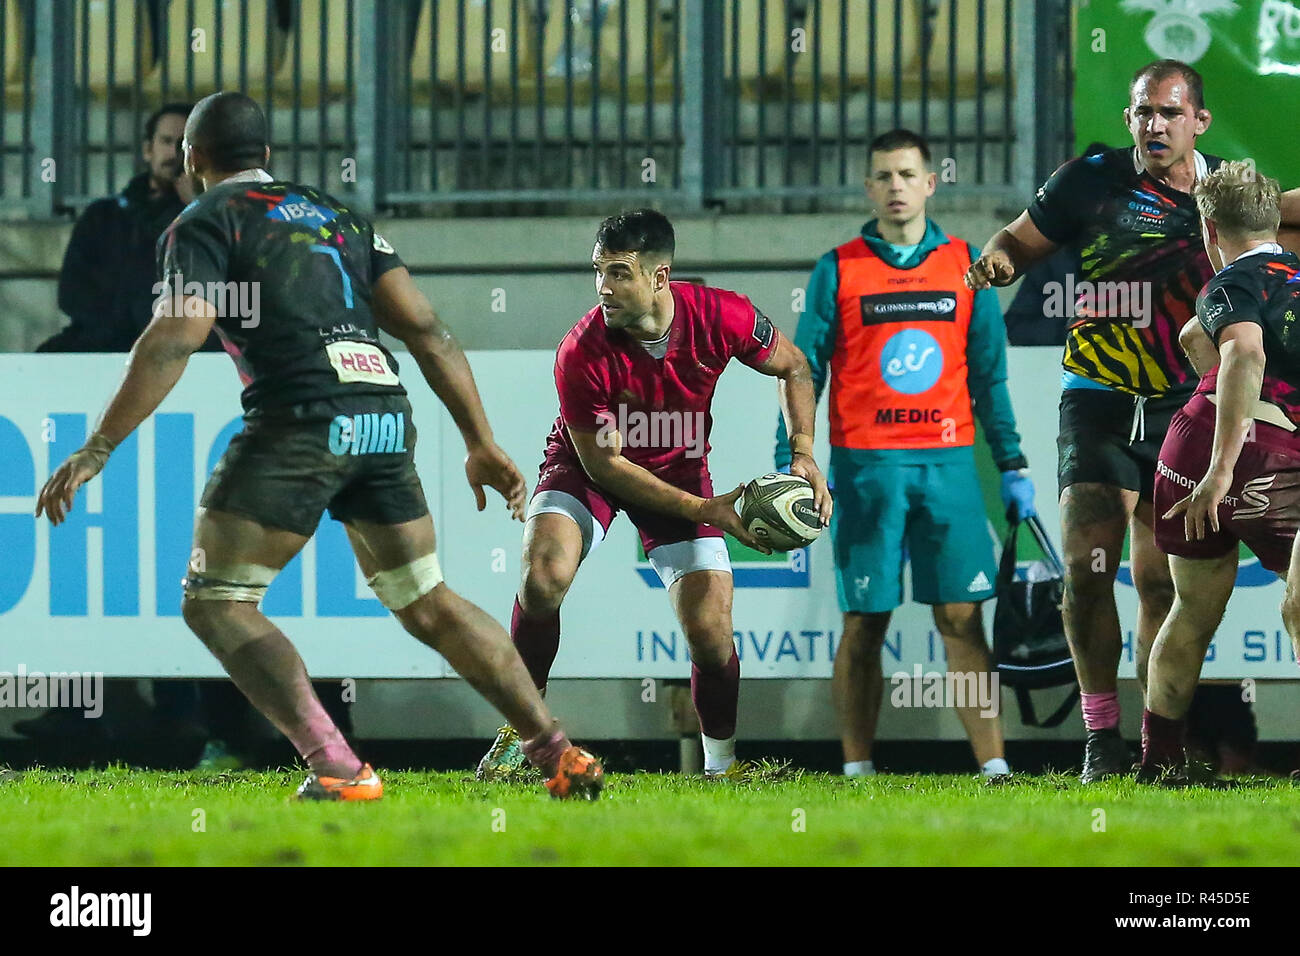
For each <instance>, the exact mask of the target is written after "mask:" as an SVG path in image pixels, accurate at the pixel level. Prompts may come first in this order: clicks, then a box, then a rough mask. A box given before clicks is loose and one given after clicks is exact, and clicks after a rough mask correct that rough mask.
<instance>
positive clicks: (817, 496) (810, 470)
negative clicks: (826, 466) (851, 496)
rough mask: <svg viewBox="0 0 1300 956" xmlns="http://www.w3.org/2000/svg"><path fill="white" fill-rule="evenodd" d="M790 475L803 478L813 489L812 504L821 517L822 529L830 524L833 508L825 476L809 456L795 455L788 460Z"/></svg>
mask: <svg viewBox="0 0 1300 956" xmlns="http://www.w3.org/2000/svg"><path fill="white" fill-rule="evenodd" d="M790 474H792V475H798V476H799V477H800V478H805V479H807V481H808V484H810V485H812V488H813V504H814V505H816V506H817V511H818V513H819V514H821V516H822V527H823V528H825V527H826V526H828V525H829V524H830V523H831V510H832V509H833V508H834V507H835V505H834V503H833V502H832V501H831V492H830V489H829V488H827V487H826V476H825V475H823V474H822V470H821V469H820V468H818V467H817V462H816V461H814V460H813V458H812V456H811V455H795V456H794V457H793V458H791V459H790Z"/></svg>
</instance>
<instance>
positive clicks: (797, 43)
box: [0, 0, 1070, 217]
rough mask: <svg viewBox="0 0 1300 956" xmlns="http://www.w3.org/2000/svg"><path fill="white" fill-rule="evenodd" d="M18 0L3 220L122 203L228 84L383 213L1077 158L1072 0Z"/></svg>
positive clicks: (3, 134)
mask: <svg viewBox="0 0 1300 956" xmlns="http://www.w3.org/2000/svg"><path fill="white" fill-rule="evenodd" d="M2 2H3V9H2V14H0V73H3V75H4V79H5V98H4V103H3V116H2V117H0V212H4V213H7V214H10V215H27V216H32V217H49V216H51V215H54V214H57V213H60V212H63V211H66V210H69V209H77V208H80V207H82V206H84V205H85V204H87V203H88V202H90V201H92V200H93V199H95V198H98V197H100V196H103V195H108V194H111V193H114V192H116V191H118V190H119V189H121V187H122V185H123V182H124V180H125V178H126V177H127V175H129V174H130V172H132V171H133V170H134V169H135V168H136V163H137V160H138V153H139V136H140V129H141V124H142V122H143V119H144V117H146V116H147V115H148V114H149V113H150V112H151V111H152V110H153V109H155V108H156V107H157V106H158V105H160V104H161V103H163V102H168V101H193V100H195V99H197V98H199V97H201V96H203V95H205V94H207V93H209V92H212V91H214V90H217V89H222V88H225V89H232V88H233V89H240V90H243V91H244V92H246V93H248V94H249V95H250V96H252V97H253V98H254V99H256V100H258V102H259V103H261V104H262V106H263V109H264V110H265V111H266V113H267V116H268V119H269V121H270V123H271V129H272V148H273V151H274V153H275V156H276V160H275V168H276V171H277V173H278V174H280V175H282V176H286V177H289V178H292V179H295V180H304V179H306V180H310V181H312V182H315V183H318V184H320V185H322V186H324V187H325V188H327V189H329V190H330V191H332V192H335V193H338V194H341V195H345V196H353V197H355V198H356V201H357V202H358V203H359V205H361V207H362V208H365V209H368V210H374V209H378V208H381V207H383V208H390V209H393V210H395V211H406V212H412V213H424V214H429V213H438V212H442V213H445V214H455V213H465V212H467V211H473V212H475V213H479V214H492V215H495V214H503V213H504V214H513V215H521V214H539V213H551V212H554V211H556V210H557V209H572V208H573V207H574V206H575V204H583V203H586V204H591V203H596V202H599V203H602V204H608V203H609V202H610V201H636V200H638V199H642V198H644V199H648V200H652V201H656V202H659V203H661V204H665V205H668V206H671V207H673V208H676V209H679V210H681V209H685V210H696V211H699V210H703V209H704V208H706V207H709V206H719V205H725V206H727V208H729V209H743V208H750V209H752V208H761V209H767V210H769V211H786V210H790V209H795V208H797V209H799V210H815V209H819V208H838V207H839V206H842V205H843V204H845V203H846V202H850V201H856V199H857V197H858V196H859V194H860V189H861V183H862V179H863V177H864V174H865V155H864V153H865V145H866V144H867V143H868V142H869V141H870V140H871V138H872V137H874V136H875V135H877V134H878V133H880V132H883V131H884V130H885V129H887V128H890V127H893V126H898V125H907V126H911V127H913V128H916V129H918V130H920V131H921V132H922V133H924V134H926V135H928V136H930V137H931V139H932V141H933V142H934V143H935V147H936V153H937V154H938V156H939V158H940V160H941V161H942V164H941V166H940V168H939V169H938V172H939V173H940V175H941V176H942V177H943V180H944V182H945V188H946V189H948V190H950V191H955V192H971V193H981V194H986V195H990V196H994V197H997V196H1004V197H1011V196H1018V197H1024V196H1027V195H1029V194H1030V193H1031V192H1032V189H1033V187H1034V186H1036V185H1037V183H1038V182H1039V181H1041V179H1042V178H1043V177H1044V176H1045V175H1046V174H1047V173H1049V172H1050V171H1051V169H1052V168H1053V166H1054V164H1055V163H1057V162H1059V161H1060V160H1062V159H1064V158H1065V157H1067V156H1068V155H1069V154H1070V143H1069V128H1070V124H1069V122H1068V111H1069V97H1068V95H1066V93H1067V85H1068V78H1069V69H1070V65H1069V62H1068V50H1069V16H1068V10H1067V8H1068V4H1066V3H1065V2H1064V0H1040V2H1037V3H1034V2H1031V0H714V2H705V0H392V2H385V3H366V2H358V0H48V2H36V0H2ZM1044 103H1053V104H1060V106H1059V108H1057V107H1052V108H1047V107H1044V106H1043V105H1042V104H1044ZM1057 114H1060V115H1059V116H1058V115H1057Z"/></svg>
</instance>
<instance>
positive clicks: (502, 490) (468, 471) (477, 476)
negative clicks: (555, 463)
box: [465, 442, 528, 521]
mask: <svg viewBox="0 0 1300 956" xmlns="http://www.w3.org/2000/svg"><path fill="white" fill-rule="evenodd" d="M465 477H466V478H468V479H469V486H470V487H471V488H473V489H474V500H475V502H477V504H478V510H479V511H482V510H483V509H484V508H486V507H487V496H486V495H485V494H484V493H483V486H484V485H487V486H489V487H491V488H495V489H496V490H497V492H498V493H499V494H500V495H501V497H502V498H504V499H505V500H506V507H507V508H509V509H510V516H511V517H512V518H514V519H516V520H518V521H523V520H524V504H525V502H526V500H527V497H528V486H527V485H525V484H524V476H523V475H521V474H520V473H519V469H518V468H516V467H515V463H514V462H513V461H511V460H510V456H509V455H507V454H506V453H505V452H504V451H502V450H501V447H500V446H499V445H497V444H495V443H494V442H488V443H487V444H485V445H478V446H476V447H475V448H472V449H470V453H469V454H468V455H466V456H465Z"/></svg>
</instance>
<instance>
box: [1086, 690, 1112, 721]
mask: <svg viewBox="0 0 1300 956" xmlns="http://www.w3.org/2000/svg"><path fill="white" fill-rule="evenodd" d="M1079 707H1080V709H1081V710H1082V711H1083V726H1085V727H1087V728H1088V729H1089V730H1115V729H1118V727H1119V694H1118V693H1117V692H1116V691H1113V690H1112V691H1110V692H1108V693H1105V694H1083V693H1081V694H1079Z"/></svg>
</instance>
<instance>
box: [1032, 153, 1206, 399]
mask: <svg viewBox="0 0 1300 956" xmlns="http://www.w3.org/2000/svg"><path fill="white" fill-rule="evenodd" d="M1197 157H1198V159H1199V162H1198V164H1197V165H1198V174H1199V175H1205V174H1206V173H1207V172H1213V171H1214V170H1215V169H1217V168H1218V166H1219V165H1220V163H1222V162H1223V160H1221V159H1220V158H1219V157H1217V156H1209V155H1205V154H1200V153H1198V154H1197ZM1028 212H1029V218H1030V219H1031V220H1032V221H1033V223H1034V225H1035V226H1037V227H1038V231H1039V232H1041V233H1042V234H1043V235H1044V236H1046V237H1047V238H1048V239H1050V240H1051V241H1052V242H1055V243H1057V244H1058V245H1062V246H1068V247H1069V248H1071V249H1074V250H1075V251H1077V252H1078V253H1079V258H1080V267H1079V274H1078V275H1077V276H1074V277H1072V279H1071V281H1070V282H1068V283H1067V284H1066V287H1065V288H1063V289H1060V290H1056V298H1055V299H1053V297H1052V296H1051V295H1049V296H1048V298H1047V300H1046V301H1047V303H1048V304H1049V307H1051V306H1052V304H1053V303H1055V306H1056V307H1061V308H1063V309H1064V310H1065V311H1064V312H1063V313H1062V314H1063V315H1066V316H1069V318H1068V320H1067V329H1068V331H1067V333H1066V340H1065V355H1064V358H1063V359H1062V365H1063V366H1064V368H1065V370H1066V371H1067V372H1073V373H1075V374H1076V375H1081V376H1083V377H1084V378H1086V379H1090V380H1091V381H1094V382H1097V383H1099V384H1102V385H1107V386H1110V387H1111V388H1115V389H1118V390H1120V391H1122V392H1128V393H1129V394H1131V395H1144V396H1146V397H1148V398H1153V397H1156V396H1162V395H1179V394H1184V395H1186V396H1190V395H1191V393H1192V390H1193V389H1194V388H1195V387H1196V373H1195V372H1194V371H1192V367H1191V364H1190V363H1189V362H1188V361H1187V356H1186V355H1184V354H1183V350H1182V349H1181V348H1180V347H1179V345H1178V333H1179V332H1180V331H1181V330H1182V327H1183V326H1184V325H1185V324H1186V323H1187V320H1188V319H1190V318H1191V317H1192V316H1193V315H1194V314H1195V311H1196V295H1197V293H1198V292H1199V291H1200V290H1201V287H1202V286H1203V285H1205V283H1206V282H1207V281H1208V280H1209V278H1210V277H1211V276H1212V275H1213V274H1214V269H1213V268H1212V267H1211V266H1210V260H1209V257H1208V256H1207V255H1206V254H1205V247H1204V246H1203V244H1202V242H1201V225H1200V216H1199V214H1198V213H1197V210H1196V202H1195V200H1194V199H1192V197H1191V196H1190V195H1189V194H1187V193H1184V192H1179V191H1178V190H1176V189H1173V188H1171V187H1169V186H1167V185H1165V184H1163V183H1159V182H1157V181H1156V180H1155V179H1153V178H1152V177H1151V175H1150V174H1149V173H1148V172H1147V171H1146V170H1145V169H1143V168H1141V167H1140V164H1139V163H1138V162H1137V160H1136V157H1135V148H1134V147H1128V148H1124V149H1111V150H1107V151H1106V152H1103V153H1095V154H1093V155H1091V156H1085V157H1083V158H1081V159H1072V160H1070V161H1069V162H1068V163H1066V164H1065V165H1063V166H1062V167H1061V168H1060V169H1058V170H1057V171H1056V172H1055V173H1053V174H1052V176H1051V178H1049V179H1048V180H1047V182H1046V183H1044V184H1043V186H1042V187H1041V188H1039V190H1038V194H1037V196H1036V197H1035V199H1034V201H1033V203H1031V204H1030V206H1029V209H1028ZM1102 284H1104V285H1102ZM1135 294H1136V299H1135ZM1139 312H1144V313H1145V314H1139Z"/></svg>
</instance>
